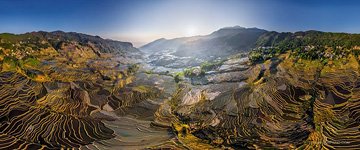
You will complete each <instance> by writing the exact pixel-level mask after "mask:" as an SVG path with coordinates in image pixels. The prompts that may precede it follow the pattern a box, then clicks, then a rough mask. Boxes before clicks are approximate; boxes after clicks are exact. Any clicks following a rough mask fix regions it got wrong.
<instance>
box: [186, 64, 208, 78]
mask: <svg viewBox="0 0 360 150" xmlns="http://www.w3.org/2000/svg"><path fill="white" fill-rule="evenodd" d="M203 75H205V71H204V70H201V68H198V67H192V68H185V69H184V76H185V77H190V78H191V77H196V76H203Z"/></svg>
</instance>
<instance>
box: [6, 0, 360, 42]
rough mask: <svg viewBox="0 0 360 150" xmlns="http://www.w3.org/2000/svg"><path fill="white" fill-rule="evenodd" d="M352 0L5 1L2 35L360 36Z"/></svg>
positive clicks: (135, 38) (138, 38)
mask: <svg viewBox="0 0 360 150" xmlns="http://www.w3.org/2000/svg"><path fill="white" fill-rule="evenodd" d="M359 11H360V1H355V0H354V1H351V0H347V1H345V0H337V1H336V0H323V1H315V0H298V1H295V0H61V1H60V0H0V32H11V33H24V32H30V31H39V30H44V31H54V30H63V31H75V32H82V33H87V34H92V35H100V36H102V37H104V38H112V39H117V40H122V41H130V42H133V43H134V44H135V45H136V46H139V45H141V44H144V43H146V42H150V41H152V40H155V39H158V38H161V37H164V38H174V37H182V36H192V35H203V34H209V33H211V32H213V31H215V30H217V29H219V28H221V27H225V26H235V25H240V26H243V27H258V28H263V29H267V30H276V31H299V30H322V31H333V32H351V33H360V12H359Z"/></svg>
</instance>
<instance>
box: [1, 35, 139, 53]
mask: <svg viewBox="0 0 360 150" xmlns="http://www.w3.org/2000/svg"><path fill="white" fill-rule="evenodd" d="M0 47H3V48H5V49H12V50H14V51H17V50H19V52H24V50H25V49H29V48H30V49H31V50H34V51H36V50H39V49H41V48H54V49H55V50H57V51H59V52H60V51H63V50H65V49H69V50H72V51H76V50H78V49H83V50H82V51H92V52H93V53H95V54H97V55H101V54H102V53H112V54H121V55H130V54H139V53H141V52H140V51H139V50H138V49H137V48H135V47H133V45H132V44H131V43H129V42H121V41H114V40H109V39H103V38H101V37H99V36H91V35H86V34H82V33H76V32H63V31H54V32H44V31H39V32H29V33H25V34H10V33H3V34H0Z"/></svg>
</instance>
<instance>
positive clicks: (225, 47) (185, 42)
mask: <svg viewBox="0 0 360 150" xmlns="http://www.w3.org/2000/svg"><path fill="white" fill-rule="evenodd" d="M265 32H266V31H265V30H262V29H257V28H243V27H239V26H235V27H227V28H222V29H219V30H217V31H215V32H213V33H211V34H209V35H205V36H194V37H184V38H176V39H169V40H167V39H159V40H155V41H154V42H151V43H149V44H146V45H144V46H142V47H140V50H142V51H144V52H159V51H163V50H169V49H170V50H173V51H175V52H174V53H173V54H174V55H175V56H180V57H190V56H191V57H197V58H208V57H210V56H212V57H221V56H228V55H231V54H234V53H237V52H241V51H244V52H246V51H249V50H251V48H254V46H255V43H256V41H257V39H258V38H259V36H261V35H262V34H263V33H265Z"/></svg>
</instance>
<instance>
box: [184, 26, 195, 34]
mask: <svg viewBox="0 0 360 150" xmlns="http://www.w3.org/2000/svg"><path fill="white" fill-rule="evenodd" d="M196 34H197V28H196V27H194V26H188V27H187V28H186V31H185V36H194V35H196Z"/></svg>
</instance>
